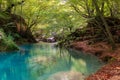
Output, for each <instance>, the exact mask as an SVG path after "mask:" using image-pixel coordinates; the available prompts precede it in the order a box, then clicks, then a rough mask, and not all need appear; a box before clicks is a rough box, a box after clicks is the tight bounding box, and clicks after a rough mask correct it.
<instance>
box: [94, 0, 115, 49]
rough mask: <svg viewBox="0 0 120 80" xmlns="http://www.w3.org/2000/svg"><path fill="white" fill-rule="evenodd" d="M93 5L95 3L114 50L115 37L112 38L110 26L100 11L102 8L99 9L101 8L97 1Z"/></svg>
mask: <svg viewBox="0 0 120 80" xmlns="http://www.w3.org/2000/svg"><path fill="white" fill-rule="evenodd" d="M93 3H94V6H95V8H96V13H97V16H98V18H99V19H100V20H101V21H102V22H103V25H104V27H105V30H106V33H107V35H108V39H109V41H110V43H111V45H112V48H113V49H114V48H115V41H114V39H113V36H112V34H111V32H110V30H109V26H108V24H107V22H106V20H105V19H104V16H103V13H101V11H100V8H99V6H98V4H97V0H93ZM102 12H103V11H102Z"/></svg>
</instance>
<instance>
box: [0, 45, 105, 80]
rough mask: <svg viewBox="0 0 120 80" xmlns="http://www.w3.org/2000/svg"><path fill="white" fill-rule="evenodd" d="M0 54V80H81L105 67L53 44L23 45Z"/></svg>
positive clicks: (95, 59)
mask: <svg viewBox="0 0 120 80" xmlns="http://www.w3.org/2000/svg"><path fill="white" fill-rule="evenodd" d="M20 49H21V50H19V51H14V52H0V80H84V78H85V77H86V76H88V75H90V74H92V73H94V72H96V71H97V70H98V69H99V68H100V67H101V66H102V65H104V64H103V63H102V62H101V61H100V60H99V59H98V58H96V57H95V56H93V55H90V54H84V53H82V52H79V51H75V50H72V49H69V50H67V49H60V48H57V47H55V44H53V43H37V44H25V45H22V46H20Z"/></svg>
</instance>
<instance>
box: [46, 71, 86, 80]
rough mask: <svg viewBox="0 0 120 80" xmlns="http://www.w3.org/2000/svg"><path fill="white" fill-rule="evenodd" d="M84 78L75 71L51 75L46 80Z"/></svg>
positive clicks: (76, 79)
mask: <svg viewBox="0 0 120 80" xmlns="http://www.w3.org/2000/svg"><path fill="white" fill-rule="evenodd" d="M84 79H85V76H84V75H83V74H82V73H80V72H77V71H62V72H58V73H55V74H53V75H52V76H50V77H49V78H48V80H84Z"/></svg>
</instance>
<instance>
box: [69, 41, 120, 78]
mask: <svg viewBox="0 0 120 80" xmlns="http://www.w3.org/2000/svg"><path fill="white" fill-rule="evenodd" d="M71 47H72V48H74V49H77V50H80V51H83V52H85V53H88V54H93V55H95V56H97V57H98V58H99V59H101V60H102V61H104V62H106V63H107V64H106V65H105V66H103V67H102V68H101V69H100V70H98V71H97V72H96V73H95V74H92V75H90V76H89V77H88V78H86V80H108V79H109V80H119V79H120V77H119V76H120V53H119V52H120V44H116V49H115V50H112V47H111V46H110V45H109V44H108V43H107V42H97V43H94V44H89V41H75V42H73V43H72V44H71Z"/></svg>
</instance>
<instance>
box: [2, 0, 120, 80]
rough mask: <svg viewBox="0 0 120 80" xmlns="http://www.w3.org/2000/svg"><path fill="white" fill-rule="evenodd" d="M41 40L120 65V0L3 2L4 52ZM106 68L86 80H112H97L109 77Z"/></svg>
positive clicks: (28, 0) (8, 0) (112, 79)
mask: <svg viewBox="0 0 120 80" xmlns="http://www.w3.org/2000/svg"><path fill="white" fill-rule="evenodd" d="M40 41H43V42H48V43H53V42H57V43H58V44H57V45H58V46H59V47H63V46H64V47H66V48H68V49H69V48H72V49H76V50H80V51H83V52H86V53H91V54H93V55H95V56H97V57H98V58H100V59H101V60H102V61H104V62H107V63H109V62H113V64H114V65H116V64H117V63H116V62H117V61H118V63H120V62H119V60H120V57H119V56H120V53H119V51H120V1H119V0H0V51H13V50H19V45H23V44H26V43H39V42H40ZM114 61H115V62H114ZM108 66H110V67H111V66H112V64H108ZM108 66H107V67H108ZM116 66H117V67H118V66H120V65H118V64H117V65H116ZM104 69H106V67H105V68H104V67H103V69H101V70H99V72H98V73H96V74H95V75H96V76H95V75H92V76H90V77H88V79H86V80H103V79H104V80H108V79H107V78H108V77H101V78H100V79H98V78H97V77H99V75H101V76H105V74H103V73H101V72H100V71H102V70H104ZM115 69H116V67H115ZM119 73H120V70H118V73H116V74H117V76H119ZM102 74H103V75H102ZM106 74H107V73H106ZM108 74H109V75H107V76H110V75H113V73H108ZM118 78H120V77H115V78H111V77H109V79H110V80H119V79H118Z"/></svg>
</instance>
